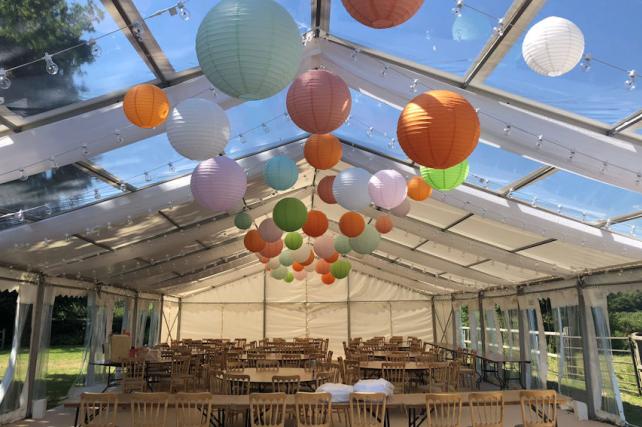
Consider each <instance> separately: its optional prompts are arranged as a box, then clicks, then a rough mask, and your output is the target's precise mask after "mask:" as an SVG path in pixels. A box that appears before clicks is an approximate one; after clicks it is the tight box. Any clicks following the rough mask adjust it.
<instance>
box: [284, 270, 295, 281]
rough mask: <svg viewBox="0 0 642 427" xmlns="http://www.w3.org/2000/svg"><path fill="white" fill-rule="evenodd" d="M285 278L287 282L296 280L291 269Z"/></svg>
mask: <svg viewBox="0 0 642 427" xmlns="http://www.w3.org/2000/svg"><path fill="white" fill-rule="evenodd" d="M283 280H285V283H292V281H293V280H294V274H292V272H291V271H288V274H286V276H285V277H284V278H283Z"/></svg>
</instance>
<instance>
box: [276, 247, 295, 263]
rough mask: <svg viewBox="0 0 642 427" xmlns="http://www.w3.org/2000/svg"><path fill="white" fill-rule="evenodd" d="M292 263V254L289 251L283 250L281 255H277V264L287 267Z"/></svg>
mask: <svg viewBox="0 0 642 427" xmlns="http://www.w3.org/2000/svg"><path fill="white" fill-rule="evenodd" d="M293 262H294V260H293V259H292V252H290V251H289V250H285V251H283V252H281V255H279V263H280V264H281V265H284V266H286V267H289V266H291V265H292V263H293Z"/></svg>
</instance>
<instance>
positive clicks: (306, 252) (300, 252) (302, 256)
mask: <svg viewBox="0 0 642 427" xmlns="http://www.w3.org/2000/svg"><path fill="white" fill-rule="evenodd" d="M310 250H311V249H310V245H308V244H307V243H304V244H302V245H301V247H300V248H299V249H296V250H294V251H292V260H293V261H295V262H305V261H306V260H307V259H308V257H309V256H310Z"/></svg>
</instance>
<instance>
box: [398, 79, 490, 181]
mask: <svg viewBox="0 0 642 427" xmlns="http://www.w3.org/2000/svg"><path fill="white" fill-rule="evenodd" d="M397 139H398V140H399V145H400V146H401V148H402V149H403V151H404V153H406V155H407V156H408V157H409V158H410V159H412V160H413V161H415V162H416V163H418V164H420V165H422V166H426V167H430V168H438V169H446V168H449V167H451V166H454V165H456V164H457V163H460V162H462V161H463V160H465V159H466V158H467V157H468V156H470V154H471V153H472V152H473V150H474V149H475V147H477V143H478V141H479V118H478V117H477V112H475V109H474V108H473V106H472V105H470V103H469V102H468V101H466V99H465V98H464V97H462V96H461V95H459V94H457V93H455V92H450V91H447V90H433V91H429V92H424V93H422V94H421V95H419V96H417V97H415V98H414V99H413V100H412V101H410V102H409V103H408V105H406V107H405V108H404V109H403V111H402V112H401V115H400V116H399V121H398V123H397Z"/></svg>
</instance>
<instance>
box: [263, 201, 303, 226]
mask: <svg viewBox="0 0 642 427" xmlns="http://www.w3.org/2000/svg"><path fill="white" fill-rule="evenodd" d="M307 219H308V210H307V209H306V207H305V205H304V204H303V202H302V201H301V200H299V199H295V198H294V197H286V198H285V199H281V200H279V202H278V203H277V204H276V205H275V206H274V210H273V211H272V220H273V221H274V223H275V224H276V226H277V227H279V228H280V229H281V230H283V231H296V230H298V229H299V228H301V227H302V226H303V224H305V221H306V220H307Z"/></svg>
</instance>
